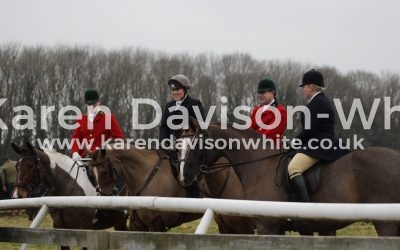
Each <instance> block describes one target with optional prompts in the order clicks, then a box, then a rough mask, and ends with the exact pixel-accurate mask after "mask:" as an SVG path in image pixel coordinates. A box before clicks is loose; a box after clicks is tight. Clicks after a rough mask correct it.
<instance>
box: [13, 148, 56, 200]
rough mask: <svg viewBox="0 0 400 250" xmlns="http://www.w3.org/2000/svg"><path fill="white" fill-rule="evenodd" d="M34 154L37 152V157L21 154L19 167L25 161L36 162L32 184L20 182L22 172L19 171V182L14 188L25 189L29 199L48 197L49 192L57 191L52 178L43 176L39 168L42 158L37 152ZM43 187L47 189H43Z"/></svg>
mask: <svg viewBox="0 0 400 250" xmlns="http://www.w3.org/2000/svg"><path fill="white" fill-rule="evenodd" d="M34 152H35V155H29V156H26V155H22V154H21V159H20V162H19V165H20V164H21V162H22V161H23V160H29V159H34V160H35V165H34V168H33V175H32V181H31V183H29V184H24V183H21V182H19V181H18V180H19V175H20V172H19V171H18V176H17V182H16V183H15V184H14V186H15V187H21V188H23V189H25V190H26V191H27V192H28V197H41V196H46V195H47V194H48V193H49V192H54V191H55V185H54V183H53V181H52V178H50V177H49V176H42V175H41V171H40V168H39V164H40V158H39V155H38V153H37V152H36V151H34ZM19 168H20V166H19ZM46 178H47V183H46V181H45V179H46ZM49 184H50V185H49ZM43 187H45V188H43ZM42 188H43V191H42Z"/></svg>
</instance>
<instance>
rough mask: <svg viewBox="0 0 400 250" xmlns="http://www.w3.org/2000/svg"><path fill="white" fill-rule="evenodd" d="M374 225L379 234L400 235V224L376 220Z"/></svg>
mask: <svg viewBox="0 0 400 250" xmlns="http://www.w3.org/2000/svg"><path fill="white" fill-rule="evenodd" d="M374 226H375V230H376V233H377V234H378V236H400V235H399V224H396V223H385V222H374Z"/></svg>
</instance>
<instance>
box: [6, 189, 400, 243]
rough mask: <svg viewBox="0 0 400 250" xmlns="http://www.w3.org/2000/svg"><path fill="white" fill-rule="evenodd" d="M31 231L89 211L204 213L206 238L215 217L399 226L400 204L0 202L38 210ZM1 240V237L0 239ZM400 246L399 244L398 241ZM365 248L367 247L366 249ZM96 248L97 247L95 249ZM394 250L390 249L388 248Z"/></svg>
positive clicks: (140, 199) (64, 199)
mask: <svg viewBox="0 0 400 250" xmlns="http://www.w3.org/2000/svg"><path fill="white" fill-rule="evenodd" d="M38 207H40V208H41V210H40V212H39V213H38V215H37V216H36V218H35V220H34V221H33V222H32V224H31V226H30V228H36V227H38V226H40V224H41V222H42V220H43V219H44V218H45V216H46V214H47V212H48V208H52V207H64V208H65V207H89V208H101V209H149V210H159V211H171V212H190V213H204V216H203V218H202V219H201V221H200V223H199V225H198V227H197V229H196V232H195V234H205V233H206V232H207V229H208V227H209V225H210V223H211V221H212V219H213V216H214V213H217V214H223V215H239V216H248V217H279V218H287V219H292V220H294V219H299V218H303V219H314V220H339V221H388V222H394V221H395V222H400V204H397V203H396V204H393V203H384V204H383V203H380V204H353V203H352V204H349V203H345V204H338V203H296V202H269V201H248V200H229V199H211V198H202V199H191V198H169V197H150V196H141V197H104V196H103V197H102V196H93V197H92V196H91V197H87V196H86V197H79V196H64V197H41V198H29V199H17V200H2V201H0V209H18V208H24V209H27V208H38ZM0 237H1V236H0ZM396 242H397V243H396V244H399V243H400V241H396ZM335 247H336V248H337V246H335ZM363 247H365V246H363ZM96 248H97V247H96ZM386 249H391V248H386ZM395 249H398V248H395Z"/></svg>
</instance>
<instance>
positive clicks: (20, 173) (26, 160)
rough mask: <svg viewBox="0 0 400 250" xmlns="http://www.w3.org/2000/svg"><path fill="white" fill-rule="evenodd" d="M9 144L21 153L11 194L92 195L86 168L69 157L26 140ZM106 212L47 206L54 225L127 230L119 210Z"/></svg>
mask: <svg viewBox="0 0 400 250" xmlns="http://www.w3.org/2000/svg"><path fill="white" fill-rule="evenodd" d="M12 147H13V148H14V150H15V152H17V153H18V154H19V155H20V156H21V158H20V160H19V161H18V163H17V180H16V182H15V186H14V190H13V192H12V195H13V198H28V197H41V196H95V195H96V190H95V188H94V186H93V185H92V183H91V182H90V181H89V179H88V175H87V173H86V169H85V168H84V167H82V166H78V165H74V162H73V161H72V159H71V158H69V157H67V156H65V155H63V154H60V153H57V152H54V151H49V150H44V151H42V150H38V149H35V148H34V147H33V146H32V145H31V144H30V143H29V142H27V143H26V145H25V147H20V146H18V145H16V144H14V143H12ZM108 214H109V215H110V216H108V218H107V217H104V216H103V217H101V218H97V217H95V215H96V209H88V208H62V209H53V208H51V209H50V215H51V218H52V220H53V227H54V228H68V229H105V228H109V227H113V226H114V228H115V229H116V230H128V228H127V225H126V219H127V216H125V214H123V213H122V211H115V212H114V213H112V212H110V213H108ZM111 215H112V216H111ZM96 219H99V220H101V221H98V222H97V221H95V220H96ZM106 220H107V221H106ZM62 248H65V249H68V248H67V247H62Z"/></svg>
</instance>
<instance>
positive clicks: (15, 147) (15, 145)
mask: <svg viewBox="0 0 400 250" xmlns="http://www.w3.org/2000/svg"><path fill="white" fill-rule="evenodd" d="M11 147H12V148H13V149H14V151H15V152H17V154H19V155H20V154H22V148H21V147H20V146H18V145H17V144H15V143H14V142H11Z"/></svg>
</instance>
